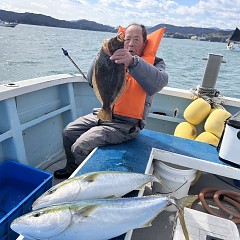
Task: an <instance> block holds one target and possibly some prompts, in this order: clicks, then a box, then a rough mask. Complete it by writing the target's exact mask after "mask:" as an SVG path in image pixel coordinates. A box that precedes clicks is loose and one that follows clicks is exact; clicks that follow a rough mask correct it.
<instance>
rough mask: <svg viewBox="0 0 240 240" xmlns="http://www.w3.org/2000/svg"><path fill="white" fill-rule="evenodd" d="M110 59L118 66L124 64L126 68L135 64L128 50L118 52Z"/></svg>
mask: <svg viewBox="0 0 240 240" xmlns="http://www.w3.org/2000/svg"><path fill="white" fill-rule="evenodd" d="M110 59H111V60H112V61H115V63H117V64H124V66H125V68H128V67H129V66H131V65H132V64H133V56H132V55H131V53H130V52H129V51H128V50H127V49H118V50H116V51H115V52H114V53H113V55H112V56H111V57H110Z"/></svg>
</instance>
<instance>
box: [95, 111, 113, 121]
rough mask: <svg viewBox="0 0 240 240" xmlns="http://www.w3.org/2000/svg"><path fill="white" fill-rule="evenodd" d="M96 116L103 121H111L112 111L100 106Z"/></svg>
mask: <svg viewBox="0 0 240 240" xmlns="http://www.w3.org/2000/svg"><path fill="white" fill-rule="evenodd" d="M98 118H99V119H101V120H103V121H112V111H111V110H110V109H109V110H105V109H104V108H102V109H101V110H100V111H99V113H98Z"/></svg>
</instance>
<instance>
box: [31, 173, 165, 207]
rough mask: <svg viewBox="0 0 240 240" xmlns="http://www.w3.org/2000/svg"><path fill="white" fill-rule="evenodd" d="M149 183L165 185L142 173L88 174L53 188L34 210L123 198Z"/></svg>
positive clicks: (157, 179)
mask: <svg viewBox="0 0 240 240" xmlns="http://www.w3.org/2000/svg"><path fill="white" fill-rule="evenodd" d="M149 182H158V183H160V184H162V185H165V184H164V182H163V181H162V180H161V179H160V178H159V177H156V176H154V175H147V174H142V173H133V172H117V171H102V172H92V173H86V174H83V175H80V176H77V177H74V178H69V179H67V180H65V181H63V182H61V183H59V184H57V185H55V186H53V187H52V188H50V189H49V190H48V191H46V192H45V193H44V194H42V195H41V196H40V197H39V198H38V199H37V200H36V201H35V202H34V203H33V205H32V209H33V210H36V209H39V208H42V207H46V206H50V205H52V204H56V203H61V202H70V201H77V200H83V199H96V198H108V197H122V196H124V195H126V194H127V193H129V192H131V191H133V190H139V189H141V188H143V187H144V186H145V185H146V184H147V183H149ZM165 186H166V185H165Z"/></svg>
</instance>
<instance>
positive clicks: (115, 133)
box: [54, 23, 168, 179]
mask: <svg viewBox="0 0 240 240" xmlns="http://www.w3.org/2000/svg"><path fill="white" fill-rule="evenodd" d="M124 34H125V42H124V48H123V49H118V50H116V51H115V52H114V54H113V55H112V56H111V57H110V59H111V60H112V61H115V63H116V64H124V65H125V68H126V69H127V73H126V77H127V82H126V87H125V90H124V92H123V94H122V96H121V97H120V99H119V100H118V101H117V102H116V104H115V105H114V109H113V119H112V121H111V122H104V121H102V120H100V119H98V117H97V113H98V111H99V109H93V113H91V114H88V115H86V116H83V117H80V118H78V119H76V120H75V121H74V122H72V123H70V124H68V125H67V126H66V128H65V129H64V131H63V144H64V149H65V153H66V157H67V164H66V167H65V168H63V169H60V170H57V171H55V173H54V176H55V177H56V178H60V179H61V178H68V177H69V176H70V175H71V174H72V172H73V171H74V170H75V169H76V168H77V167H78V165H79V164H80V163H81V162H82V161H83V160H84V159H85V158H86V157H87V155H88V154H89V153H90V152H91V151H92V150H93V149H94V148H96V147H100V146H104V145H108V144H118V143H121V142H124V141H127V140H130V139H133V138H135V137H136V136H137V135H138V134H139V132H140V130H141V129H143V128H144V126H145V119H146V118H147V116H148V113H149V111H150V107H151V103H152V99H153V95H154V94H155V93H157V92H158V91H160V90H161V89H162V88H163V87H164V86H166V85H167V82H168V75H167V74H166V72H165V64H164V61H163V60H162V59H160V58H158V57H156V56H155V55H156V52H157V49H158V45H159V44H160V40H161V37H162V35H161V37H159V36H158V37H157V38H155V36H154V37H153V39H151V41H149V40H147V31H146V28H145V27H144V26H143V25H140V24H135V23H134V24H131V25H129V26H128V27H127V28H126V30H125V33H124ZM162 34H163V33H162ZM148 41H149V42H148ZM150 43H151V44H150ZM152 43H153V45H154V46H155V47H154V51H153V50H152V49H151V48H152ZM139 56H141V57H139ZM93 67H94V63H93V65H92V67H91V68H90V70H89V73H88V81H89V82H90V83H91V81H92V80H91V79H92V74H93Z"/></svg>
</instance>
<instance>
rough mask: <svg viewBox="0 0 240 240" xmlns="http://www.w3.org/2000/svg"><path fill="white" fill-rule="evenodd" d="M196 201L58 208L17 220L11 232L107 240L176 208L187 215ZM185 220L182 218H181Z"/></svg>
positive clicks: (123, 201) (57, 239)
mask: <svg viewBox="0 0 240 240" xmlns="http://www.w3.org/2000/svg"><path fill="white" fill-rule="evenodd" d="M196 197H197V196H187V197H184V198H182V199H178V200H177V199H173V198H170V197H163V196H161V195H155V196H144V197H133V198H117V199H96V200H82V201H78V202H72V203H63V204H57V205H53V206H50V207H46V208H42V209H39V210H36V211H33V212H30V213H27V214H25V215H23V216H21V217H19V218H17V219H15V220H14V221H13V222H12V223H11V228H12V230H14V231H15V232H17V233H19V234H21V235H23V236H24V237H27V238H30V239H39V240H41V239H49V240H64V239H78V240H86V239H87V240H106V239H111V238H114V237H117V236H119V235H121V234H123V233H125V232H128V231H130V230H133V229H135V228H142V227H148V226H151V222H152V221H153V220H154V219H155V218H156V217H157V215H158V214H159V213H161V212H162V211H163V210H164V209H165V208H166V207H168V206H170V205H172V204H173V205H176V206H177V208H178V209H179V211H180V212H183V208H184V207H185V206H186V205H188V204H191V203H192V202H193V201H194V200H196ZM183 216H184V215H183V214H180V215H179V217H180V218H183ZM180 223H181V224H182V227H183V228H184V229H183V232H184V234H185V238H186V239H187V240H189V236H188V232H187V229H186V224H185V222H184V219H182V220H181V221H180Z"/></svg>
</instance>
